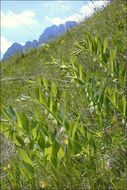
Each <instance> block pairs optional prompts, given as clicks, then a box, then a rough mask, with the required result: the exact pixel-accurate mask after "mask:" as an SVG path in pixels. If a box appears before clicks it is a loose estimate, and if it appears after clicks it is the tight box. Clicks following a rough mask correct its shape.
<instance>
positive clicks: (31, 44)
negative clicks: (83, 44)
mask: <svg viewBox="0 0 127 190" xmlns="http://www.w3.org/2000/svg"><path fill="white" fill-rule="evenodd" d="M77 24H78V23H77V22H75V21H67V22H66V23H65V24H59V25H58V26H57V25H52V26H50V27H47V28H46V29H45V30H44V31H43V33H42V34H41V35H40V37H39V39H38V41H37V40H33V41H27V42H26V43H25V45H24V46H23V45H21V44H19V43H17V42H14V43H13V44H12V45H11V46H10V47H9V48H8V49H7V51H6V52H5V53H4V55H3V60H7V59H8V58H9V57H11V56H13V55H15V54H16V53H22V52H24V51H26V50H28V49H32V48H36V47H37V46H39V45H41V44H43V43H46V42H48V41H50V40H53V39H55V38H57V37H59V36H60V35H62V34H63V33H65V32H66V31H67V30H69V29H71V28H73V27H75V26H76V25H77Z"/></svg>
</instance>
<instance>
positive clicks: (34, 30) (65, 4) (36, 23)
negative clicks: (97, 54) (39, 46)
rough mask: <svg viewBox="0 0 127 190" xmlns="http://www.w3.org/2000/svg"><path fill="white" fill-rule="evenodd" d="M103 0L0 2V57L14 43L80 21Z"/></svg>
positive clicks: (22, 42)
mask: <svg viewBox="0 0 127 190" xmlns="http://www.w3.org/2000/svg"><path fill="white" fill-rule="evenodd" d="M105 3H106V1H105V0H103V1H101V0H98V1H97V0H96V1H95V0H94V3H92V2H91V1H90V0H89V1H86V0H85V1H79V0H78V1H76V0H75V1H69V0H68V1H58V0H56V1H36V0H34V1H30V0H29V1H28V0H20V1H17V0H15V1H13V0H10V1H9V0H2V1H1V11H0V12H1V57H2V56H3V54H4V53H5V52H6V50H7V49H8V48H9V47H10V46H11V45H12V44H13V43H14V42H18V43H20V44H22V45H24V44H25V42H26V41H32V40H34V39H36V40H38V38H39V36H40V35H41V34H42V32H43V31H44V29H46V28H47V27H49V26H51V25H54V24H55V25H59V24H61V23H63V24H64V23H65V22H66V21H77V22H80V21H81V20H82V19H84V18H85V17H89V16H90V15H91V14H92V13H93V12H94V7H101V6H103V5H104V4H105Z"/></svg>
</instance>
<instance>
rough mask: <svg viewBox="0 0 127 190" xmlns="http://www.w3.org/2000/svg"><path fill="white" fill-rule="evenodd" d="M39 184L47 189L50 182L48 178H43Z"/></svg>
mask: <svg viewBox="0 0 127 190" xmlns="http://www.w3.org/2000/svg"><path fill="white" fill-rule="evenodd" d="M39 186H40V187H41V188H42V189H45V188H47V187H48V182H47V181H46V180H41V181H40V182H39Z"/></svg>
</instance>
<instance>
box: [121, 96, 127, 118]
mask: <svg viewBox="0 0 127 190" xmlns="http://www.w3.org/2000/svg"><path fill="white" fill-rule="evenodd" d="M122 104H123V106H122V107H123V111H122V112H123V115H124V116H125V117H126V116H127V115H126V109H127V107H126V106H127V105H126V104H127V102H126V97H125V96H124V95H123V97H122Z"/></svg>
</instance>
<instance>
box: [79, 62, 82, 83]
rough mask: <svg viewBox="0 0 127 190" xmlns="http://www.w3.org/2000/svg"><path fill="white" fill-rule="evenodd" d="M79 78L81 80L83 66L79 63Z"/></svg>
mask: <svg viewBox="0 0 127 190" xmlns="http://www.w3.org/2000/svg"><path fill="white" fill-rule="evenodd" d="M79 74H80V76H79V78H80V80H81V81H82V80H83V66H82V65H81V64H79Z"/></svg>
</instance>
